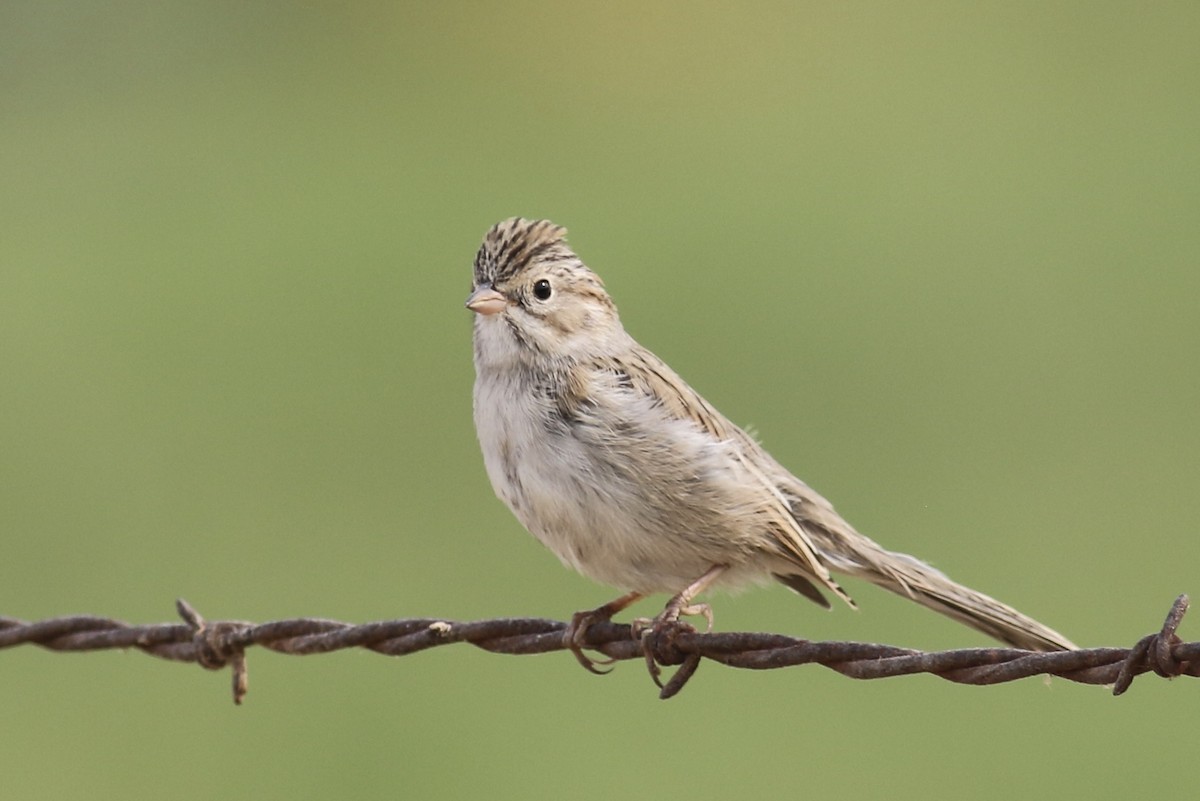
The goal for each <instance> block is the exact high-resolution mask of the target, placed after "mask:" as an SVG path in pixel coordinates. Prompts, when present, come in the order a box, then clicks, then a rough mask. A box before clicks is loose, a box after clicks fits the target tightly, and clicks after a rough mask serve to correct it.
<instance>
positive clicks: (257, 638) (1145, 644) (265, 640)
mask: <svg viewBox="0 0 1200 801" xmlns="http://www.w3.org/2000/svg"><path fill="white" fill-rule="evenodd" d="M175 607H176V610H177V611H178V613H179V615H180V617H182V618H183V620H184V622H183V623H158V624H150V625H144V626H134V625H130V624H128V623H125V622H123V621H120V620H114V619H112V618H105V617H95V616H92V615H77V616H71V617H59V618H52V619H49V620H42V621H37V622H33V623H29V622H26V621H24V620H17V619H14V618H7V617H0V648H11V647H13V646H17V645H38V646H41V647H42V648H46V649H49V650H51V651H97V650H105V649H113V648H136V649H138V650H140V651H143V652H145V653H147V654H150V655H152V656H157V657H160V658H162V659H170V660H173V661H178V662H195V663H197V664H199V665H200V666H202V667H204V668H207V669H210V670H217V669H221V668H224V667H226V666H229V667H230V668H231V672H232V674H233V700H234V703H236V704H240V703H241V702H242V699H243V698H244V697H245V695H246V692H247V690H248V672H247V666H246V656H245V652H246V649H247V648H249V647H250V646H255V645H257V646H261V647H263V648H267V649H269V650H272V651H276V652H278V653H284V654H296V655H301V654H321V653H328V652H330V651H339V650H343V649H346V648H366V649H369V650H371V651H375V652H376V653H380V654H386V655H389V656H403V655H406V654H412V653H416V652H418V651H424V650H425V649H427V648H433V647H436V646H440V645H449V644H451V643H458V642H466V643H470V644H472V645H474V646H476V647H478V648H482V649H484V650H485V651H491V652H493V653H499V654H541V653H549V652H551V651H561V650H564V649H565V646H564V644H563V632H564V631H565V630H566V627H567V624H566V623H563V622H560V621H557V620H545V619H540V618H497V619H493V620H477V621H469V622H456V621H450V620H442V619H439V618H416V619H407V620H385V621H378V622H374V623H364V624H361V625H353V624H350V623H342V622H339V621H336V620H323V619H320V618H294V619H290V620H277V621H273V622H270V623H261V624H255V623H248V622H244V621H235V620H222V621H215V622H209V621H205V619H204V618H203V617H202V616H201V615H200V614H199V613H198V612H196V610H195V609H193V608H192V607H191V605H189V604H188V603H187V602H186V601H184V600H182V599H180V600H178V601H176V603H175ZM1187 608H1188V597H1187V596H1186V595H1180V596H1179V597H1178V598H1176V599H1175V603H1174V604H1172V606H1171V611H1170V612H1169V613H1168V614H1167V618H1166V621H1165V622H1164V623H1163V625H1162V628H1161V629H1160V630H1159V631H1158V632H1156V633H1154V634H1150V635H1147V636H1145V637H1143V638H1142V639H1141V640H1139V641H1138V642H1137V643H1136V644H1135V645H1134V646H1133V647H1132V648H1086V649H1082V650H1078V651H1052V652H1035V651H1023V650H1021V649H1018V648H969V649H962V650H953V651H936V652H925V651H915V650H911V649H908V648H898V647H895V646H890V645H877V644H874V643H863V642H813V641H810V640H802V639H797V638H795V637H788V636H785V635H781V634H759V633H752V632H741V633H736V632H735V633H700V632H697V631H695V630H693V629H692V627H691V626H688V625H687V624H679V625H678V626H676V627H675V628H672V629H669V630H666V631H657V632H655V631H651V632H649V633H648V634H647V635H644V637H643V639H642V640H634V639H633V638H632V635H631V631H630V627H629V626H628V625H626V624H618V623H598V624H595V625H593V626H591V627H590V628H588V630H587V637H586V642H585V643H584V644H585V646H586V647H588V648H590V649H593V650H596V651H599V652H600V653H602V654H604V655H605V656H607V657H608V658H609V659H610V660H612V661H618V660H624V659H645V660H646V661H647V663H648V665H649V667H650V673H651V676H652V677H653V678H654V680H655V683H657V684H658V686H659V687H660V693H659V697H660V698H670V697H672V696H673V695H675V694H676V693H678V692H679V691H680V690H681V689H682V688H683V686H684V684H685V683H687V681H688V680H689V679H690V678H691V677H692V675H693V674H694V673H695V672H696V669H697V668H698V667H699V665H700V663H701V661H703V660H704V659H709V660H712V661H714V662H719V663H721V664H723V665H728V666H730V667H739V668H748V669H751V670H765V669H772V668H782V667H792V666H796V665H807V664H818V665H822V666H824V667H826V668H829V669H831V670H836V671H837V672H838V673H841V674H842V675H843V676H849V677H850V678H854V679H880V678H888V677H893V676H908V675H912V674H915V673H929V674H932V675H934V676H938V677H939V678H942V679H945V680H947V681H952V682H956V683H959V684H979V685H982V684H999V683H1001V682H1008V681H1015V680H1016V679H1022V678H1027V677H1029V676H1035V675H1040V674H1047V675H1051V676H1058V677H1060V678H1063V679H1067V680H1068V681H1073V682H1079V683H1083V684H1111V685H1112V690H1113V694H1114V695H1121V694H1122V693H1124V692H1125V691H1126V690H1127V689H1129V686H1130V684H1131V683H1132V682H1133V679H1134V678H1135V677H1136V676H1139V675H1141V674H1143V673H1148V672H1151V671H1153V672H1154V673H1156V674H1157V675H1159V676H1162V677H1164V678H1173V677H1176V676H1198V675H1200V642H1186V643H1185V642H1183V641H1182V640H1180V638H1179V637H1178V636H1177V635H1176V633H1175V632H1176V630H1177V629H1178V627H1179V624H1180V621H1182V619H1183V615H1184V613H1185V612H1186V611H1187ZM660 665H662V666H679V667H678V669H677V670H676V671H675V673H674V675H673V676H672V677H671V679H670V680H669V681H667V682H666V683H665V684H663V683H662V682H661V681H660V680H659V666H660Z"/></svg>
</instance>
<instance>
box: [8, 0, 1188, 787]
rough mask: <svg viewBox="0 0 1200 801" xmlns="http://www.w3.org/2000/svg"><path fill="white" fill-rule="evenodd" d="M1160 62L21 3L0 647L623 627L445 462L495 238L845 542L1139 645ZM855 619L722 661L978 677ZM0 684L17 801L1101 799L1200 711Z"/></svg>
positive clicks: (1167, 390) (1159, 194)
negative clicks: (660, 360) (594, 293)
mask: <svg viewBox="0 0 1200 801" xmlns="http://www.w3.org/2000/svg"><path fill="white" fill-rule="evenodd" d="M1197 41H1200V5H1197V4H1196V3H1194V2H1187V3H1155V4H1143V3H1132V2H1131V3H1094V2H1063V3H1050V4H1047V3H1040V2H1011V0H1010V1H1009V2H1003V3H954V2H946V3H916V4H893V3H854V4H848V3H839V2H818V3H777V4H749V5H747V4H741V5H730V4H717V3H701V4H696V3H666V4H658V5H653V6H647V5H645V4H641V3H609V4H562V3H555V4H548V3H547V4H537V3H507V4H485V3H449V4H441V5H438V4H433V3H429V4H400V3H394V4H387V3H382V4H368V3H359V4H352V5H341V4H319V3H318V4H311V3H310V4H303V5H299V4H297V5H293V4H270V3H267V4H253V5H248V4H243V3H235V2H210V3H187V4H185V3H175V4H170V3H165V4H154V3H104V4H98V3H82V2H77V3H53V4H52V3H45V4H33V3H12V4H6V5H4V6H3V9H2V10H0V70H2V73H0V114H2V120H3V125H2V127H0V167H2V171H3V172H2V183H0V214H2V218H3V221H4V222H3V234H2V236H0V403H2V415H0V615H8V616H13V617H20V618H24V619H38V618H43V617H49V616H54V615H60V614H67V613H93V614H98V615H109V616H114V617H119V618H122V619H125V620H130V621H134V622H159V621H169V620H171V619H172V616H173V610H172V602H173V600H174V599H175V598H176V597H177V596H183V597H185V598H187V599H188V600H190V601H191V602H192V603H193V604H195V605H196V606H197V607H198V609H199V610H200V611H201V612H202V613H204V614H205V615H207V616H208V617H210V618H239V619H248V620H268V619H274V618H280V617H292V616H324V617H331V618H336V619H342V620H348V621H367V620H373V619H381V618H392V617H410V616H446V617H449V618H463V619H473V618H482V617H492V616H501V615H518V616H525V615H532V616H546V617H557V618H563V617H565V616H566V615H568V614H569V613H571V612H572V611H575V610H577V609H581V608H585V607H590V606H594V605H596V604H598V603H601V602H603V601H605V600H607V599H609V598H610V597H611V596H613V595H614V592H613V590H611V589H610V588H606V587H600V586H597V585H594V584H592V583H590V582H589V581H587V580H586V579H583V578H581V577H578V576H576V575H574V574H572V573H570V572H568V571H566V570H564V569H563V568H562V567H560V566H559V564H558V563H557V561H556V560H555V559H554V557H553V556H551V555H550V554H549V552H547V551H545V550H543V549H542V548H541V546H539V545H538V544H537V543H536V542H535V541H534V540H533V539H532V538H531V537H530V536H528V535H527V534H526V533H525V532H524V531H523V530H522V529H521V528H520V526H519V525H518V524H517V523H516V522H515V520H514V519H512V517H511V516H510V515H509V513H508V512H507V511H506V510H505V509H504V508H503V506H502V505H501V504H500V503H499V502H498V501H497V500H496V499H495V498H494V497H493V495H492V492H491V489H490V487H489V486H488V483H487V479H486V477H485V475H484V472H483V467H482V463H481V459H480V457H479V454H478V450H477V446H476V443H475V438H474V432H473V429H472V425H471V400H470V396H471V382H472V378H473V375H472V368H471V363H470V319H469V316H470V315H469V313H468V312H467V311H465V310H464V309H463V307H462V301H463V298H464V297H465V295H466V292H467V289H468V284H469V269H470V263H471V259H472V256H473V254H474V251H475V249H476V247H477V245H478V241H479V238H480V237H481V235H482V234H483V232H484V231H485V230H486V229H487V228H488V226H489V225H491V224H492V223H493V222H494V221H496V220H497V219H500V218H502V217H507V216H510V215H514V214H521V215H525V216H547V217H550V218H552V219H554V220H555V221H556V222H559V223H562V224H564V225H566V226H568V227H569V228H570V229H571V232H572V235H571V241H572V243H573V244H574V246H575V248H576V249H577V250H578V252H579V253H580V254H581V255H582V256H583V258H584V259H585V260H586V261H587V262H588V263H589V264H591V265H592V266H593V267H594V268H596V269H597V270H598V271H599V272H600V273H601V275H603V276H604V278H605V279H606V281H607V283H608V285H609V288H610V289H611V291H612V293H613V295H614V297H615V298H616V300H617V302H618V304H619V305H620V308H621V311H622V315H623V318H624V320H625V323H626V325H627V327H628V328H629V329H630V330H631V331H632V332H633V333H634V334H635V335H636V336H637V337H638V338H639V339H641V340H642V341H643V342H644V343H645V344H647V345H649V346H650V347H652V348H653V349H654V350H656V351H657V352H658V353H659V354H660V355H662V356H663V357H664V358H666V359H667V361H669V362H670V363H671V364H672V365H673V366H674V367H675V368H676V369H678V370H679V371H680V372H681V373H682V374H683V375H684V376H685V377H686V378H687V379H688V380H689V381H690V382H691V383H692V384H694V385H695V386H696V387H697V388H698V389H699V390H700V391H701V392H703V393H704V394H705V395H706V396H707V397H708V398H709V399H710V400H711V401H712V402H714V403H715V404H716V405H717V406H718V407H719V408H721V409H722V410H723V411H724V412H725V413H726V414H728V415H729V416H730V417H731V418H732V419H734V420H735V421H737V422H739V423H743V424H748V425H752V426H753V427H754V428H755V429H757V431H758V432H759V433H760V435H761V437H762V438H763V440H764V441H765V442H766V444H767V445H768V447H769V448H770V449H771V451H772V452H773V453H774V454H775V455H776V456H777V457H778V458H779V459H780V460H781V461H782V462H784V463H785V464H787V465H789V466H790V467H792V468H793V469H794V470H795V471H796V472H797V474H799V475H800V476H802V477H804V478H805V479H806V480H808V481H809V482H810V483H811V484H813V485H814V486H815V487H817V488H818V489H819V490H821V491H822V492H823V493H824V494H826V495H827V496H829V497H830V498H832V499H833V500H834V502H835V503H836V504H837V505H838V507H839V509H840V510H841V511H842V513H843V514H845V515H846V516H847V517H848V518H849V519H850V520H851V521H853V522H854V523H855V524H856V525H857V526H858V527H859V528H860V529H861V530H863V531H864V532H866V533H868V534H870V535H872V536H874V537H876V538H877V539H879V540H880V541H881V542H883V543H884V544H885V545H888V546H889V547H892V548H895V549H900V550H906V551H910V552H912V553H916V554H919V555H921V556H923V557H925V558H928V559H930V560H931V561H933V562H934V563H935V564H937V565H938V566H940V567H942V568H943V569H945V570H946V571H947V572H949V573H950V574H951V575H953V576H954V577H956V578H958V579H960V580H962V581H964V582H967V583H969V584H972V585H974V586H977V587H979V588H980V589H983V590H985V591H989V592H992V593H994V594H995V595H997V596H999V597H1001V598H1003V599H1005V600H1007V601H1009V602H1011V603H1013V604H1014V605H1017V606H1018V607H1020V608H1021V609H1023V610H1025V611H1028V612H1029V613H1030V614H1033V615H1035V616H1037V617H1039V618H1040V619H1042V620H1044V621H1045V622H1046V623H1048V624H1050V625H1052V626H1055V627H1057V628H1059V629H1061V630H1062V631H1063V632H1065V633H1066V634H1068V635H1069V636H1071V637H1072V638H1074V639H1075V640H1077V641H1078V642H1079V643H1081V644H1084V645H1127V644H1131V643H1133V642H1134V641H1135V640H1136V639H1137V638H1138V637H1140V636H1142V635H1143V634H1145V633H1147V632H1149V631H1151V630H1153V629H1155V628H1157V626H1158V625H1159V623H1160V621H1161V619H1162V616H1163V615H1164V614H1165V612H1166V610H1167V607H1168V605H1169V603H1170V601H1171V600H1172V598H1173V597H1174V596H1175V595H1176V594H1177V593H1180V592H1184V591H1192V592H1197V593H1200V569H1198V566H1200V542H1198V539H1197V536H1196V532H1197V531H1198V530H1200V498H1198V493H1197V491H1196V486H1197V479H1198V478H1200V470H1198V468H1197V461H1196V454H1197V452H1200V412H1198V409H1200V403H1198V401H1200V397H1198V396H1200V381H1198V380H1197V377H1196V357H1197V353H1198V351H1200V315H1198V313H1197V312H1198V308H1197V307H1198V305H1200V302H1198V300H1197V299H1198V297H1200V272H1198V270H1197V259H1196V253H1197V251H1198V247H1197V246H1198V244H1200V226H1198V225H1197V211H1198V210H1200V188H1198V187H1200V145H1198V143H1200V130H1198V129H1200V103H1198V102H1197V85H1198V79H1200V48H1197V45H1196V43H1197ZM850 589H851V591H852V592H853V593H854V594H855V595H856V596H857V597H858V600H859V603H860V605H861V607H862V611H861V612H859V613H853V612H850V611H848V610H845V609H836V610H835V611H834V612H833V613H830V614H825V613H822V612H821V611H820V610H818V609H817V608H816V607H813V606H811V605H810V604H806V603H804V602H802V601H798V600H797V599H795V598H794V596H792V595H791V594H790V593H788V592H786V591H785V590H784V589H783V588H778V587H777V588H772V589H764V590H756V591H752V592H747V593H744V594H742V595H738V596H734V597H718V598H717V599H716V604H717V624H718V626H719V627H720V628H721V629H723V630H765V631H779V632H785V633H790V634H794V635H798V636H810V637H813V638H821V639H859V640H875V641H882V642H888V643H894V644H899V645H908V646H914V647H925V648H940V647H957V646H972V645H982V644H985V643H986V640H985V639H983V638H982V637H981V636H979V635H976V634H975V633H974V632H972V631H970V630H967V629H965V628H962V627H960V626H957V625H956V624H954V623H952V622H949V621H946V620H944V619H942V618H940V617H938V616H936V615H934V614H932V613H929V612H927V611H925V610H923V609H921V608H919V607H917V606H915V605H913V604H910V603H907V602H905V601H903V600H902V599H899V598H895V597H892V596H890V595H888V594H887V593H884V592H882V591H879V590H875V589H874V588H870V587H867V586H864V585H862V584H861V583H856V582H850ZM659 600H661V599H659ZM657 602H658V601H656V602H655V603H657ZM655 603H646V604H643V605H642V606H640V607H638V608H637V609H636V610H635V613H640V614H650V613H653V612H654V611H655V608H656V606H655ZM1182 633H1183V635H1184V636H1185V638H1187V639H1200V626H1197V625H1196V624H1195V622H1194V621H1185V623H1184V628H1183V631H1182ZM0 665H2V667H0V676H2V677H3V682H2V683H0V708H2V709H3V713H4V714H3V716H4V725H3V726H0V763H2V764H0V776H2V777H3V778H2V779H0V782H2V785H3V793H4V795H5V797H9V798H22V799H24V798H31V799H33V798H38V799H40V798H56V799H57V798H71V797H87V798H129V797H170V798H178V799H187V798H212V797H216V796H218V795H219V796H230V795H233V796H235V797H240V796H245V797H256V798H262V799H269V798H331V797H346V798H392V797H396V796H409V795H411V796H413V797H450V796H452V795H453V796H454V797H462V796H464V795H466V794H472V795H481V796H482V795H486V796H488V797H493V796H494V797H513V798H517V797H519V798H562V797H569V798H582V799H586V798H612V797H615V796H618V795H629V794H646V795H648V796H651V797H663V796H667V797H670V796H684V795H686V796H689V797H717V796H735V797H761V796H766V795H768V794H770V795H779V794H788V795H801V794H802V795H804V796H806V797H810V796H811V797H828V796H832V795H834V794H836V795H837V796H838V797H851V798H855V797H864V796H868V795H870V796H879V795H883V794H886V795H888V796H889V797H893V798H900V799H906V798H929V797H948V796H953V797H971V798H978V799H988V798H1010V797H1013V796H1014V795H1016V796H1019V797H1038V796H1051V795H1060V794H1068V793H1069V794H1071V795H1074V796H1080V797H1082V796H1083V795H1088V796H1090V797H1096V798H1100V797H1118V796H1120V797H1129V796H1130V795H1132V794H1135V793H1139V792H1141V791H1143V790H1144V789H1145V787H1146V782H1147V781H1148V780H1149V779H1148V778H1147V776H1148V774H1147V772H1146V771H1144V770H1139V768H1149V767H1153V769H1154V771H1156V773H1154V774H1151V775H1158V774H1157V771H1158V770H1159V769H1160V768H1161V769H1166V770H1168V771H1169V770H1170V768H1171V767H1172V766H1174V765H1179V764H1185V765H1186V764H1191V760H1193V759H1194V754H1195V744H1194V743H1193V742H1191V741H1190V739H1189V738H1188V737H1187V736H1186V731H1189V730H1191V728H1192V723H1193V721H1194V714H1193V712H1194V710H1195V709H1196V708H1197V704H1200V686H1196V685H1195V684H1194V683H1193V682H1191V681H1179V682H1176V683H1174V684H1168V683H1166V682H1163V681H1160V680H1155V679H1144V680H1143V681H1142V682H1140V683H1138V684H1136V685H1135V686H1134V688H1133V690H1132V692H1131V694H1130V695H1128V696H1126V697H1123V698H1121V699H1118V700H1114V699H1113V698H1111V697H1110V696H1108V695H1107V694H1106V693H1105V691H1104V690H1102V689H1097V688H1091V687H1079V686H1075V685H1071V684H1069V683H1067V682H1063V681H1054V682H1052V683H1051V685H1050V686H1049V687H1047V686H1045V683H1044V682H1042V681H1039V680H1036V679H1034V680H1028V681H1025V682H1021V683H1018V684H1013V685H1006V686H1001V687H994V688H986V689H981V688H970V687H959V686H955V685H950V684H947V683H943V682H941V681H938V680H936V679H934V678H930V677H914V678H906V679H896V680H889V681H881V682H863V683H856V682H853V681H851V680H849V679H846V678H843V677H840V676H838V675H836V674H832V673H829V672H827V671H824V670H821V669H819V668H808V669H795V670H788V671H774V672H769V673H746V672H738V671H734V670H730V669H723V668H720V667H717V666H712V665H710V666H706V667H704V668H703V669H702V670H701V671H700V673H699V674H698V675H697V676H696V678H695V679H694V681H693V683H692V684H691V685H690V686H689V687H688V689H687V690H686V691H685V692H684V693H683V694H682V695H681V696H680V697H679V698H677V699H676V700H673V701H671V702H669V703H662V702H659V701H658V700H657V699H656V697H655V690H654V688H653V687H652V686H651V684H650V681H649V679H648V678H647V677H646V675H645V672H644V671H643V670H642V668H641V667H640V666H638V665H636V664H626V665H621V666H619V667H618V669H617V670H616V672H615V673H614V674H612V675H610V676H608V677H605V678H597V677H595V676H591V675H588V674H586V673H585V672H584V671H583V670H581V669H579V667H578V666H577V665H576V664H575V663H574V660H572V659H571V657H570V656H567V655H562V654H556V655H550V656H544V657H524V658H510V657H502V656H495V655H490V654H486V653H482V652H479V651H476V650H474V649H471V648H469V647H466V646H463V647H455V648H447V649H442V650H439V651H436V652H428V653H424V654H420V655H417V656H413V657H408V658H405V659H403V660H399V661H392V660H387V659H383V658H381V657H379V656H375V655H370V654H366V653H341V654H335V655H329V656H324V657H309V658H304V659H295V658H289V657H285V656H280V655H274V654H270V653H267V652H254V653H252V654H251V656H250V667H251V692H250V695H249V697H248V699H247V702H246V704H245V706H243V707H241V708H235V707H233V706H232V705H231V704H230V702H229V699H228V681H227V676H226V675H225V674H213V673H208V672H205V671H202V670H199V669H197V668H195V667H188V666H181V665H174V664H169V663H165V662H160V661H157V660H154V659H150V658H147V657H145V656H143V655H141V654H138V653H118V652H112V653H95V654H88V655H82V656H77V655H58V654H50V653H46V652H43V651H40V650H38V649H35V648H18V649H14V650H9V651H6V652H4V653H3V654H0Z"/></svg>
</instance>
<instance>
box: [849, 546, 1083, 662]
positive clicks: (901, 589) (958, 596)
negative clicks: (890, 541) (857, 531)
mask: <svg viewBox="0 0 1200 801" xmlns="http://www.w3.org/2000/svg"><path fill="white" fill-rule="evenodd" d="M859 536H861V535H859ZM862 539H863V540H865V543H862V546H863V547H861V548H856V549H855V550H856V551H857V553H856V554H855V557H857V558H855V560H854V562H855V563H856V564H845V563H843V564H831V565H830V566H831V567H833V568H834V569H835V570H841V571H843V572H846V573H849V574H850V575H854V576H858V577H861V578H864V579H866V580H867V581H870V582H871V583H872V584H876V585H878V586H880V587H883V588H885V589H888V590H891V591H892V592H894V593H897V594H898V595H903V596H905V597H907V598H911V599H912V600H914V601H916V602H917V603H919V604H922V605H923V606H927V607H929V608H930V609H933V610H934V611H937V612H941V613H942V614H943V615H946V616H947V617H951V618H954V619H955V620H957V621H959V622H960V623H965V624H966V625H968V626H970V627H971V628H973V629H978V630H979V631H982V632H983V633H984V634H987V635H989V636H991V637H995V638H996V639H997V640H1000V641H1001V642H1006V643H1008V644H1009V645H1013V646H1016V647H1017V648H1024V649H1026V650H1029V651H1073V650H1076V649H1077V648H1078V647H1079V646H1077V645H1075V643H1073V642H1071V641H1070V640H1068V639H1067V638H1066V637H1064V636H1063V635H1061V634H1059V633H1058V632H1057V631H1055V630H1054V629H1052V628H1049V627H1047V626H1043V625H1042V624H1041V623H1038V622H1037V621H1036V620H1034V619H1033V618H1031V617H1027V616H1025V615H1023V614H1021V613H1020V612H1018V611H1017V610H1016V609H1013V608H1012V607H1011V606H1009V605H1008V604H1003V603H1000V602H999V601H997V600H996V599H995V598H991V597H989V596H987V595H984V594H983V593H981V592H977V591H975V590H973V589H971V588H970V587H964V586H963V585H962V584H958V583H956V582H954V581H951V580H950V578H948V577H947V576H946V575H945V574H944V573H942V572H941V571H940V570H937V569H936V568H933V567H931V566H929V565H927V564H925V563H924V562H922V561H921V560H919V559H916V558H914V557H912V556H909V555H908V554H903V553H895V552H892V551H885V550H884V549H883V548H881V547H879V546H878V545H876V544H875V543H874V542H872V541H870V540H868V539H866V538H865V537H863V538H862ZM868 543H869V545H868ZM856 544H857V543H856ZM871 546H873V547H871ZM831 561H835V562H842V559H835V560H831Z"/></svg>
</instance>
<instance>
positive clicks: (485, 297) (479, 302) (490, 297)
mask: <svg viewBox="0 0 1200 801" xmlns="http://www.w3.org/2000/svg"><path fill="white" fill-rule="evenodd" d="M507 305H508V301H507V300H506V299H505V297H504V296H503V295H501V294H500V293H499V292H497V291H496V290H494V289H492V288H491V287H490V286H487V285H486V284H485V285H484V286H481V287H479V289H476V290H475V291H474V292H472V293H471V294H470V295H469V296H468V297H467V308H468V309H470V310H471V311H473V312H475V313H476V314H482V315H490V314H497V313H499V312H502V311H504V307H505V306H507Z"/></svg>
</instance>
